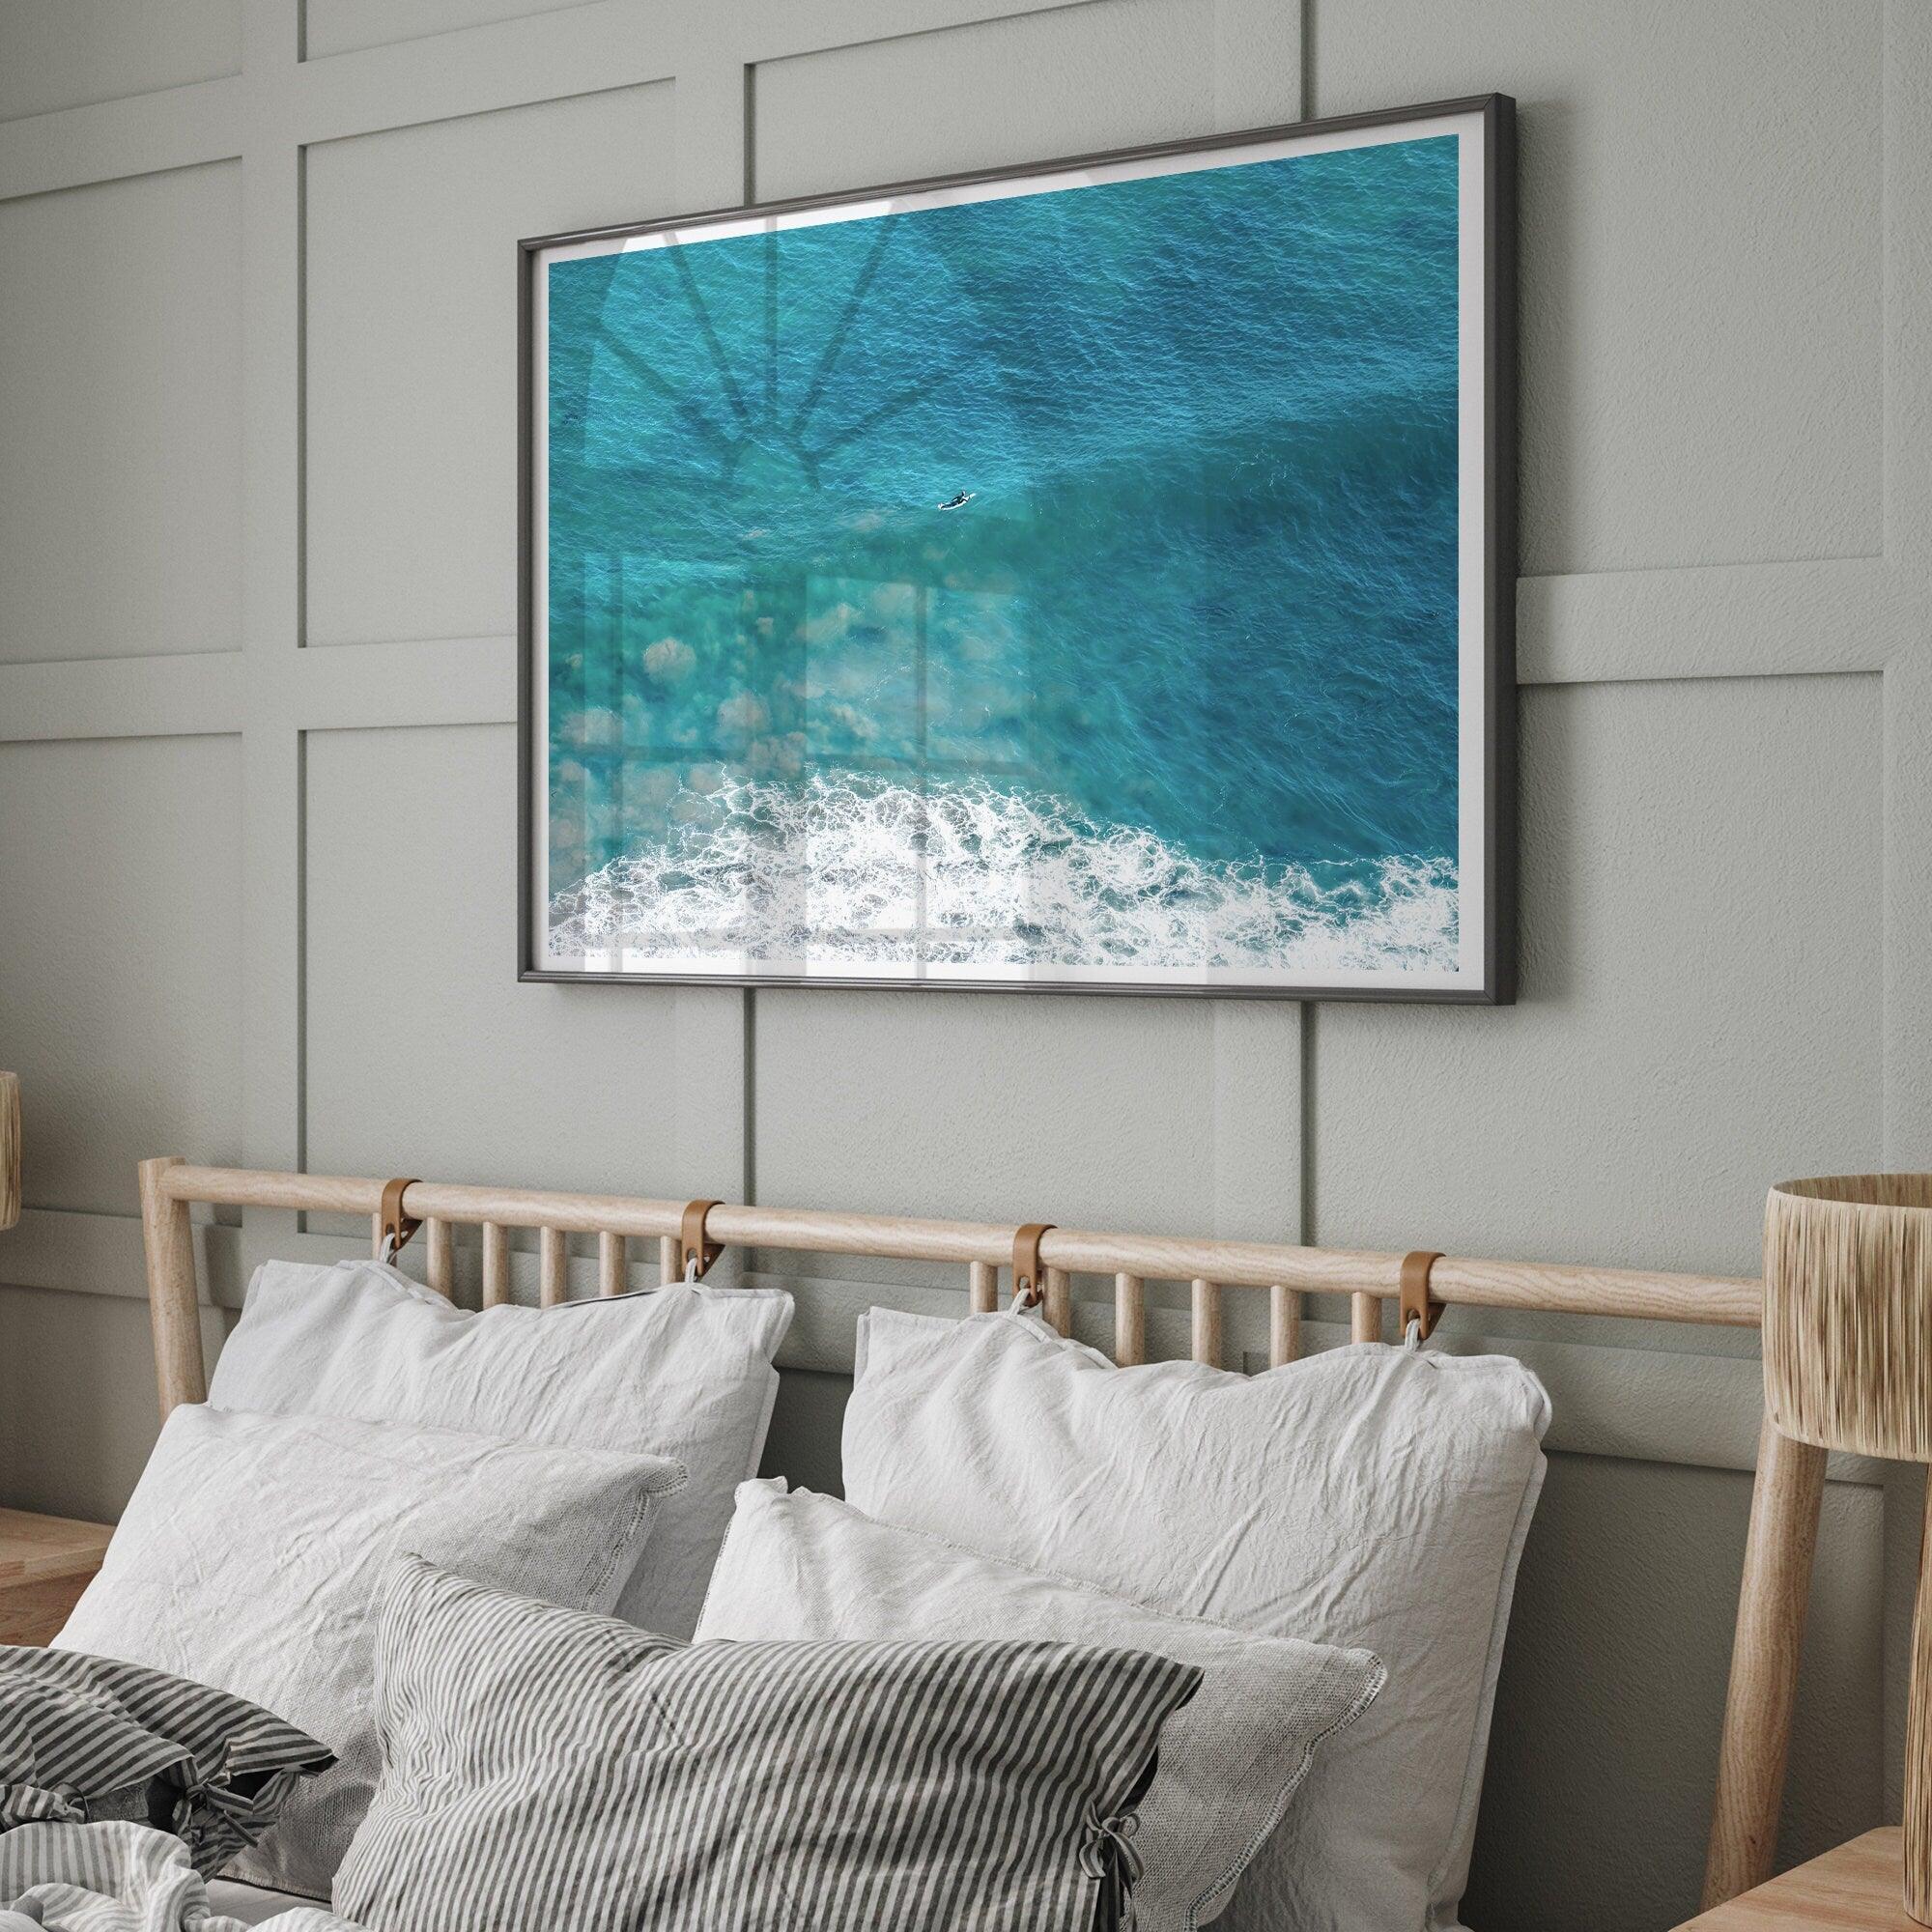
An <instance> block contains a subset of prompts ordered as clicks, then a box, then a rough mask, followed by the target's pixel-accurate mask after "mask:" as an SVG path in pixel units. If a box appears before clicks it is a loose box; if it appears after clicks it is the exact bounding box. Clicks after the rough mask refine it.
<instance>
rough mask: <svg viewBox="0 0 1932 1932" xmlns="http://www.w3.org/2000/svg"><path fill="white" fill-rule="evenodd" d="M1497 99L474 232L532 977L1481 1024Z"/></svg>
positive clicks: (1511, 235) (1501, 292) (1510, 872)
mask: <svg viewBox="0 0 1932 1932" xmlns="http://www.w3.org/2000/svg"><path fill="white" fill-rule="evenodd" d="M1514 172H1515V168H1514V128H1513V107H1512V103H1511V102H1510V101H1509V100H1508V99H1506V98H1504V97H1501V96H1489V97H1485V98H1481V99H1469V100H1456V101H1448V102H1443V103H1439V104H1436V105H1433V106H1424V107H1415V108H1408V109H1403V110H1401V111H1398V112H1389V113H1378V114H1364V115H1355V116H1351V117H1350V118H1348V119H1342V120H1330V121H1318V122H1308V123H1303V124H1301V125H1298V126H1295V127H1289V128H1267V129H1261V130H1257V131H1254V132H1249V133H1242V134H1236V135H1229V136H1216V137H1214V138H1212V139H1208V140H1197V141H1187V142H1179V143H1175V144H1172V145H1169V146H1165V147H1155V148H1143V149H1135V150H1131V151H1126V152H1122V153H1115V154H1106V155H1093V156H1080V157H1076V158H1072V159H1065V160H1057V161H1051V162H1045V163H1041V164H1038V165H1035V166H1029V167H1025V168H1012V169H1006V170H1001V171H998V172H988V173H981V174H975V175H967V176H956V177H952V178H948V179H944V180H935V181H924V182H916V183H910V184H905V185H897V186H891V187H881V188H874V189H868V190H867V191H865V192H863V193H852V194H840V195H834V196H827V197H823V198H820V199H814V200H810V201H791V202H781V203H773V204H770V205H766V206H762V207H751V208H743V209H732V210H726V211H723V212H719V213H708V214H700V215H695V216H691V217H689V218H685V219H680V220H674V221H654V222H648V223H640V224H639V225H638V226H636V227H630V228H620V229H609V230H601V231H597V232H594V233H585V234H578V235H563V236H550V237H545V238H542V239H539V240H534V241H526V242H524V243H522V244H521V256H520V270H521V290H522V376H521V403H522V424H523V428H522V509H523V530H522V558H521V561H522V602H523V610H522V696H521V703H520V733H519V737H520V773H519V783H520V791H521V810H520V825H521V838H520V844H521V852H520V867H521V878H520V889H519V924H520V930H521V938H520V942H519V946H520V952H519V971H520V973H521V975H522V976H523V977H524V978H526V979H532V980H656V981H661V982H662V981H677V982H690V981H724V982H732V983H740V984H745V983H781V984H831V985H846V986H853V985H861V986H909V985H927V986H947V987H974V988H987V989H1002V990H1013V989H1060V990H1078V991H1083V992H1132V993H1189V994H1207V995H1215V996H1227V995H1275V996H1282V997H1289V998H1299V999H1307V998H1321V999H1334V998H1385V999H1404V1000H1461V1001H1488V1002H1503V1001H1508V1000H1510V999H1512V998H1513V997H1514V981H1515V973H1514V964H1515V962H1514V952H1515V944H1514V872H1515V863H1514V861H1515V839H1516V832H1515V745H1516V721H1515V696H1516V681H1515V663H1514V658H1515V641H1514V601H1515V577H1516V564H1515V528H1514V525H1515V487H1514V486H1515V422H1514V416H1515V412H1514V391H1515V379H1516V371H1515V343H1514V320H1515V315H1514V311H1515V271H1514V241H1515V221H1514Z"/></svg>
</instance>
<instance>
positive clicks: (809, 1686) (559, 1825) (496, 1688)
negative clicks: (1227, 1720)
mask: <svg viewBox="0 0 1932 1932" xmlns="http://www.w3.org/2000/svg"><path fill="white" fill-rule="evenodd" d="M376 1668H377V1680H376V1681H377V1705H378V1711H379V1721H380V1724H381V1730H382V1739H383V1747H384V1774H383V1780H382V1782H381V1784H380V1785H379V1786H378V1788H377V1792H376V1797H375V1800H374V1802H373V1804H371V1805H370V1807H369V1814H368V1816H367V1818H366V1819H365V1820H364V1821H363V1824H362V1828H361V1830H360V1831H359V1832H358V1833H356V1835H355V1842H354V1843H353V1844H352V1845H351V1847H350V1850H349V1856H348V1858H347V1859H346V1860H345V1861H343V1865H342V1869H341V1871H340V1872H339V1873H338V1874H337V1877H336V1884H335V1897H334V1904H335V1909H336V1910H337V1911H338V1912H340V1913H343V1914H345V1915H346V1916H348V1917H349V1918H355V1919H361V1920H364V1921H366V1922H368V1923H370V1924H374V1925H380V1926H382V1927H383V1932H474V1928H476V1927H479V1926H484V1925H487V1926H489V1927H491V1928H492V1932H525V1928H527V1932H552V1928H554V1927H555V1926H557V1925H577V1926H584V1927H593V1926H596V1927H602V1926H618V1925H621V1926H624V1927H626V1928H627V1932H687V1928H691V1927H699V1926H701V1927H703V1928H704V1932H807V1929H808V1928H812V1929H813V1932H815V1929H816V1928H830V1927H841V1928H843V1927H853V1928H858V1927H867V1926H891V1927H893V1928H894V1932H926V1929H927V1928H929V1932H939V1928H941V1927H944V1928H946V1932H995V1928H998V1932H1089V1928H1093V1927H1096V1926H1111V1925H1114V1924H1119V1923H1127V1922H1130V1919H1129V1918H1126V1917H1124V1916H1123V1908H1124V1906H1125V1904H1126V1902H1127V1893H1128V1891H1129V1890H1130V1888H1131V1883H1132V1879H1133V1876H1134V1873H1135V1871H1136V1869H1137V1861H1136V1859H1135V1856H1134V1851H1133V1845H1132V1836H1133V1832H1134V1829H1135V1827H1134V1821H1133V1818H1132V1812H1131V1807H1132V1805H1133V1804H1134V1803H1135V1801H1136V1799H1137V1798H1138V1796H1139V1794H1140V1792H1141V1791H1142V1790H1143V1789H1144V1788H1145V1786H1146V1784H1147V1782H1148V1780H1149V1778H1150V1777H1151V1774H1152V1767H1153V1759H1154V1751H1155V1746H1156V1744H1157V1742H1158V1739H1159V1734H1160V1727H1161V1724H1162V1722H1163V1721H1164V1719H1166V1718H1167V1717H1168V1715H1169V1714H1170V1713H1171V1712H1173V1711H1174V1710H1176V1709H1178V1708H1179V1706H1180V1705H1182V1704H1184V1703H1185V1702H1186V1700H1187V1699H1188V1698H1189V1697H1190V1696H1192V1695H1193V1692H1194V1690H1195V1687H1196V1685H1197V1684H1198V1683H1199V1682H1200V1676H1201V1673H1200V1671H1199V1670H1198V1669H1196V1668H1194V1667H1193V1666H1192V1665H1189V1664H1183V1663H1179V1662H1174V1661H1173V1660H1171V1659H1168V1658H1164V1657H1156V1656H1153V1655H1151V1654H1150V1653H1147V1652H1143V1651H1132V1650H1105V1649H1096V1648H1091V1647H1086V1646H1081V1645H1075V1644H1065V1643H1037V1642H1014V1643H1007V1642H998V1641H983V1642H982V1641H974V1642H893V1643H840V1642H826V1643H703V1644H697V1645H696V1646H692V1647H686V1646H684V1645H681V1644H677V1643H674V1642H672V1641H671V1640H670V1639H668V1638H666V1637H659V1636H654V1635H652V1634H650V1633H648V1632H645V1631H639V1630H637V1629H634V1628H632V1627H631V1626H629V1625H625V1624H621V1623H617V1622H614V1621H612V1620H611V1619H608V1618H604V1617H596V1616H591V1615H588V1614H586V1613H584V1612H582V1611H576V1610H564V1609H558V1608H556V1607H554V1605H547V1604H538V1603H535V1602H532V1601H531V1600H529V1599H527V1598H522V1597H516V1596H512V1595H510V1594H508V1593H507V1592H505V1591H500V1590H493V1589H488V1588H485V1587H484V1586H483V1585H481V1584H477V1583H470V1582H468V1581H465V1580H464V1579H462V1578H460V1577H451V1576H449V1575H448V1574H447V1573H446V1572H443V1571H440V1570H438V1569H436V1568H434V1567H433V1566H432V1565H430V1564H428V1563H425V1562H423V1561H422V1560H421V1559H419V1558H414V1557H405V1558H401V1559H399V1560H398V1562H397V1564H396V1566H395V1569H394V1570H393V1571H392V1573H391V1582H390V1585H389V1591H388V1595H387V1599H386V1602H385V1604H384V1610H383V1616H382V1623H381V1628H380V1631H379V1634H378V1638H377V1666H376Z"/></svg>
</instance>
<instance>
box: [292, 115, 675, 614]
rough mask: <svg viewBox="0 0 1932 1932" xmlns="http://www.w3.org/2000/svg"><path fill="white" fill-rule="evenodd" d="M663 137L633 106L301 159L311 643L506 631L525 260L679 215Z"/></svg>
mask: <svg viewBox="0 0 1932 1932" xmlns="http://www.w3.org/2000/svg"><path fill="white" fill-rule="evenodd" d="M670 129H671V120H670V90H669V89H668V87H639V88H623V89H617V90H615V91H613V92H611V93H609V94H595V95H587V96H584V97H582V99H573V100H559V101H547V102H543V103H541V104H539V105H537V106H533V107H520V108H515V109H511V110H506V111H504V112H502V113H497V114H484V115H476V116H472V117H470V118H469V119H466V120H461V121H448V122H441V123H438V124H437V125H435V126H432V127H423V128H398V129H395V130H394V131H392V132H387V133H382V134H372V135H368V136H365V137H362V138H360V139H356V140H349V141H336V142H330V143H327V144H326V145H324V146H321V147H317V148H312V149H311V150H310V151H309V156H308V168H307V208H308V221H307V230H306V241H307V253H306V260H307V281H306V287H307V298H308V308H307V316H308V357H307V364H308V380H307V397H306V403H307V412H306V421H307V454H308V498H307V501H308V634H307V640H308V642H309V643H311V644H341V643H367V642H371V641H385V640H390V639H408V638H439V637H476V636H482V635H488V634H496V635H501V634H503V633H505V632H509V631H513V630H515V629H516V584H517V524H516V500H517V497H516V481H517V458H516V451H517V411H516V395H517V245H516V244H517V242H518V241H519V240H521V239H522V238H523V237H525V236H529V235H543V234H550V233H554V232H555V231H557V230H560V229H567V228H582V227H590V226H592V225H594V224H596V223H599V222H612V221H625V220H634V219H640V218H642V217H643V216H646V215H650V214H657V213H672V210H671V208H670V205H669V201H668V197H669V194H670V191H671V187H672V185H673V179H674V177H673V169H672V161H671V152H670Z"/></svg>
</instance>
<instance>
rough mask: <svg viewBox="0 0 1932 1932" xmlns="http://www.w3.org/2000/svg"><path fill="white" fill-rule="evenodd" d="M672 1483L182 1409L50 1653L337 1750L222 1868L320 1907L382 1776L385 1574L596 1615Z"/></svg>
mask: <svg viewBox="0 0 1932 1932" xmlns="http://www.w3.org/2000/svg"><path fill="white" fill-rule="evenodd" d="M682 1480H683V1472H682V1471H681V1470H680V1469H679V1468H678V1466H677V1464H676V1463H672V1462H669V1461H668V1459H666V1458H664V1457H658V1456H623V1455H618V1454H616V1453H615V1452H613V1451H609V1450H594V1449H579V1448H570V1449H553V1448H548V1447H544V1446H541V1445H538V1444H535V1443H528V1442H510V1441H503V1440H500V1439H497V1438H494V1437H491V1436H485V1435H459V1434H457V1433H456V1432H454V1431H451V1430H442V1429H418V1428H414V1427H412V1426H410V1425H407V1424H403V1423H382V1422H355V1421H352V1420H350V1419H349V1418H347V1417H344V1416H334V1415H298V1416H280V1415H251V1414H244V1413H241V1412H238V1411H232V1410H222V1409H216V1408H212V1407H207V1406H202V1405H199V1404H195V1405H187V1406H182V1407H180V1408H177V1409H176V1410H175V1411H174V1413H173V1414H172V1415H170V1416H169V1417H168V1419H167V1422H166V1423H165V1424H164V1425H163V1427H162V1430H161V1435H160V1440H159V1441H158V1442H156V1445H155V1453H154V1454H153V1455H152V1456H151V1457H150V1458H149V1459H148V1466H147V1468H146V1469H145V1470H144V1471H143V1472H142V1475H141V1480H140V1482H139V1483H138V1484H137V1485H136V1486H135V1490H134V1493H133V1495H132V1496H131V1497H130V1498H129V1499H128V1507H127V1510H126V1511H125V1513H124V1514H123V1516H122V1518H121V1522H120V1526H119V1527H118V1528H117V1529H116V1530H115V1532H114V1537H113V1540H112V1541H111V1542H110V1543H109V1544H108V1546H107V1555H106V1558H105V1560H104V1561H103V1562H102V1563H101V1566H100V1574H99V1576H98V1577H95V1579H94V1580H93V1582H91V1583H90V1584H89V1585H88V1586H87V1589H86V1590H85V1592H84V1593H83V1594H82V1596H81V1599H80V1602H79V1603H78V1604H76V1605H74V1610H73V1614H72V1615H71V1617H70V1618H69V1619H68V1621H67V1625H66V1627H65V1628H64V1629H63V1630H62V1632H61V1634H59V1636H57V1637H56V1638H55V1639H54V1643H53V1647H54V1648H55V1649H58V1650H82V1651H90V1652H93V1653H94V1654H95V1655H97V1656H100V1657H118V1658H122V1659H125V1660H126V1661H127V1662H130V1663H145V1664H148V1665H150V1666H151V1667H152V1668H154V1669H156V1670H167V1671H172V1672H173V1673H174V1674H175V1675H176V1676H178V1677H191V1678H194V1679H195V1680H197V1681H198V1682H200V1683H203V1684H212V1685H213V1686H214V1687H215V1688H216V1689H218V1690H229V1691H233V1692H234V1693H235V1694H236V1695H237V1696H239V1697H246V1698H248V1699H250V1700H251V1701H252V1702H254V1703H257V1704H262V1705H265V1706H267V1707H268V1709H270V1710H271V1711H273V1712H275V1713H276V1714H277V1715H278V1716H281V1717H283V1718H285V1719H287V1720H288V1721H289V1722H291V1723H294V1724H298V1725H300V1726H301V1727H302V1728H303V1729H304V1730H307V1731H310V1732H312V1733H313V1735H315V1736H316V1737H318V1738H320V1739H321V1740H322V1742H323V1743H324V1744H326V1745H327V1746H328V1747H329V1748H330V1749H331V1750H333V1751H334V1752H335V1754H336V1756H337V1758H338V1759H339V1760H340V1762H339V1763H338V1764H337V1765H336V1766H335V1768H334V1769H333V1770H331V1771H327V1772H325V1773H323V1775H322V1776H320V1777H317V1778H315V1779H313V1780H312V1781H311V1782H309V1783H308V1784H307V1785H305V1786H304V1787H303V1788H302V1789H301V1790H299V1791H298V1792H297V1793H296V1795H295V1796H294V1797H293V1798H292V1799H291V1800H290V1801H289V1803H288V1804H287V1805H286V1806H285V1807H284V1809H283V1811H282V1813H281V1816H280V1818H279V1819H278V1821H277V1822H276V1824H275V1825H274V1827H273V1829H272V1830H270V1832H268V1833H265V1834H264V1836H263V1837H262V1839H261V1840H260V1842H259V1843H257V1844H256V1845H254V1846H252V1847H251V1848H249V1849H248V1850H247V1851H245V1852H243V1853H241V1855H240V1856H239V1857H238V1858H237V1859H236V1860H235V1861H233V1863H232V1865H231V1866H230V1867H229V1871H230V1875H231V1876H232V1877H235V1878H241V1879H246V1880H249V1881H250V1882H252V1883H254V1884H257V1885H265V1886H270V1887H273V1888H276V1889H282V1890H287V1891H296V1892H301V1893H303V1894H305V1895H307V1896H309V1897H311V1898H323V1897H327V1893H328V1888H329V1882H330V1880H331V1879H332V1878H333V1877H334V1875H335V1868H336V1866H337V1865H338V1864H339V1863H341V1861H342V1855H343V1853H344V1852H345V1851H347V1849H348V1847H349V1840H350V1838H351V1837H352V1836H353V1835H354V1834H355V1828H356V1826H357V1825H358V1824H359V1823H360V1822H361V1819H362V1814H363V1812H364V1811H365V1810H367V1808H368V1804H369V1797H370V1794H371V1792H372V1791H373V1790H374V1789H375V1785H376V1778H377V1775H378V1773H379V1772H380V1770H381V1768H382V1767H381V1752H380V1748H379V1747H378V1744H377V1738H376V1729H375V1717H374V1696H375V1681H374V1679H375V1642H376V1614H377V1611H378V1609H379V1607H380V1603H381V1596H382V1588H383V1580H384V1577H385V1575H386V1574H387V1571H388V1567H389V1562H390V1559H391V1557H392V1556H394V1555H396V1554H397V1553H399V1552H402V1553H413V1554H417V1555H422V1556H427V1557H430V1558H433V1559H434V1560H435V1561H437V1562H439V1563H444V1564H448V1565H450V1566H452V1567H453V1568H455V1569H458V1570H461V1571H462V1572H463V1574H464V1575H466V1576H469V1577H476V1578H478V1579H479V1580H484V1581H488V1582H492V1583H495V1584H498V1585H500V1586H501V1587H503V1588H505V1589H510V1590H516V1591H520V1592H523V1593H525V1594H526V1595H530V1596H537V1597H543V1598H546V1599H548V1600H549V1601H550V1602H552V1603H556V1604H563V1605H568V1606H569V1607H571V1608H573V1609H584V1610H598V1611H604V1610H608V1609H610V1607H611V1605H612V1603H614V1601H615V1600H616V1596H617V1592H618V1590H619V1588H620V1587H621V1586H622V1584H623V1582H624V1579H625V1577H627V1576H628V1575H629V1572H630V1568H631V1566H632V1564H634V1563H635V1562H636V1561H637V1558H638V1555H639V1550H640V1549H641V1548H642V1547H643V1545H644V1542H645V1540H646V1538H647V1537H648V1535H649V1532H650V1529H651V1524H652V1518H653V1516H654V1515H655V1513H656V1510H657V1507H658V1505H659V1502H660V1499H661V1498H662V1497H663V1496H665V1495H666V1494H668V1493H669V1492H671V1491H672V1490H674V1489H675V1488H676V1486H677V1485H678V1484H679V1483H680V1482H682Z"/></svg>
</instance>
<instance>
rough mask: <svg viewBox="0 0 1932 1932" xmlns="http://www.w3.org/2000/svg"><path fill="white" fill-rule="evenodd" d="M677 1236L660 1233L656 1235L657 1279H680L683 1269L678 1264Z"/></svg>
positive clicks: (681, 1278) (662, 1280)
mask: <svg viewBox="0 0 1932 1932" xmlns="http://www.w3.org/2000/svg"><path fill="white" fill-rule="evenodd" d="M677 1255H678V1248H677V1236H675V1235H660V1236H658V1279H659V1281H661V1282H667V1283H668V1282H673V1281H681V1280H683V1278H684V1270H683V1268H681V1267H680V1266H679V1265H678V1260H677Z"/></svg>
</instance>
